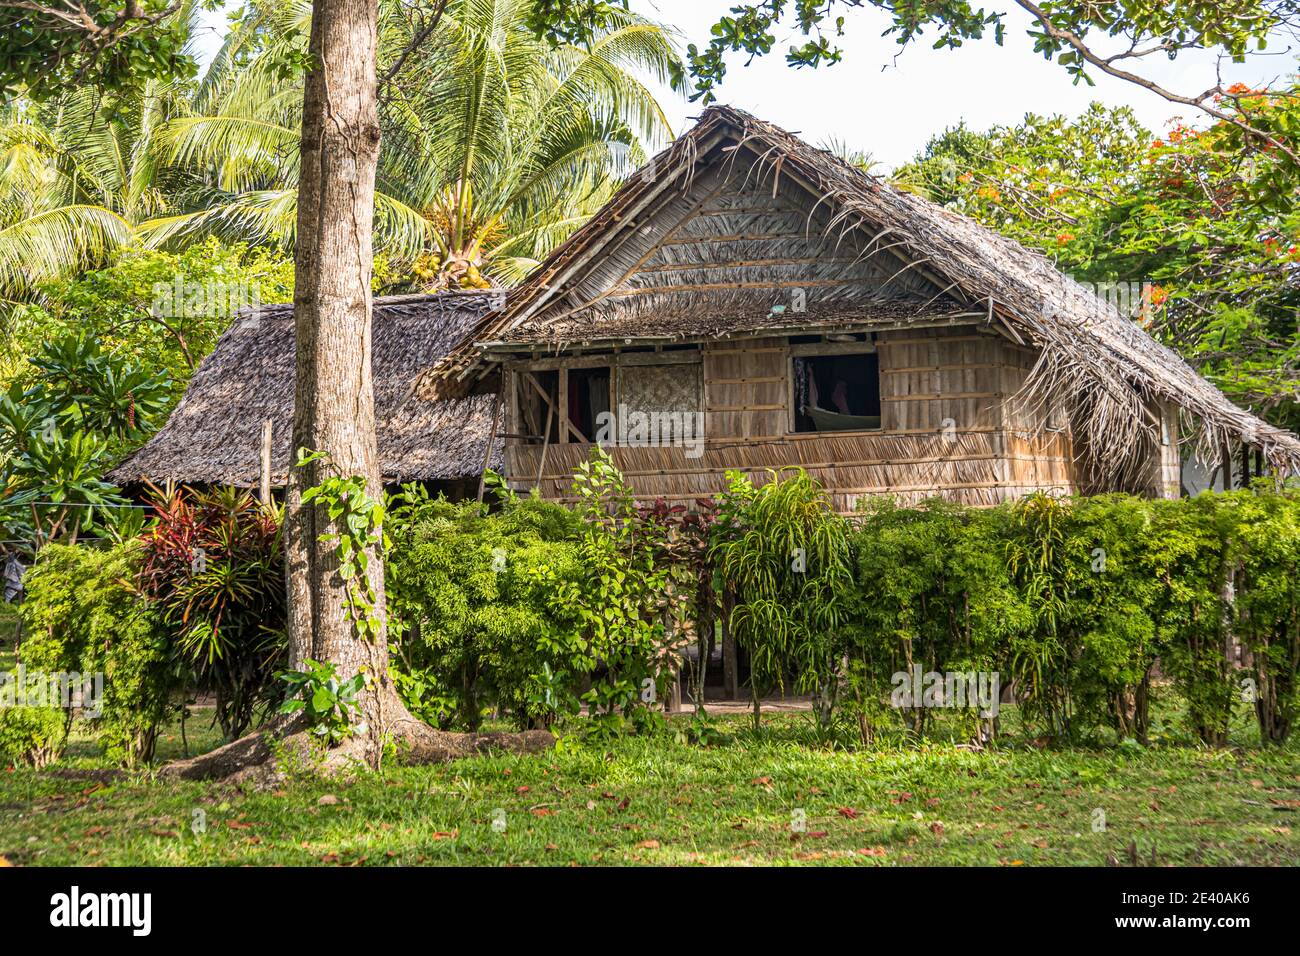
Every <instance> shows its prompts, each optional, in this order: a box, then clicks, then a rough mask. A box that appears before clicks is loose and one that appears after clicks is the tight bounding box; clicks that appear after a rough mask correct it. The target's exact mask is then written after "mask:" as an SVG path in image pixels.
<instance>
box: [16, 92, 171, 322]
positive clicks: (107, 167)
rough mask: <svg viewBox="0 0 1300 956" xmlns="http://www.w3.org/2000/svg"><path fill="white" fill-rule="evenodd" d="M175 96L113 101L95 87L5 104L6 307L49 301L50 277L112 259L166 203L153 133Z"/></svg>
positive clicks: (148, 94)
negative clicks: (51, 99)
mask: <svg viewBox="0 0 1300 956" xmlns="http://www.w3.org/2000/svg"><path fill="white" fill-rule="evenodd" d="M166 100H167V96H166V93H165V91H163V90H162V89H161V88H160V87H158V85H157V84H152V83H151V84H147V85H146V87H145V89H144V91H143V92H142V93H141V94H140V96H139V98H138V99H134V100H133V101H131V102H128V103H114V104H112V108H111V110H110V108H109V107H108V106H107V105H106V103H105V101H104V99H103V97H102V95H101V94H100V93H99V92H98V91H95V90H92V89H88V88H85V89H80V90H76V91H74V92H72V93H71V94H70V95H69V96H67V97H66V98H64V99H63V100H62V101H61V102H59V103H58V104H56V105H53V106H38V105H36V104H34V103H31V102H28V101H26V100H23V99H21V98H16V99H12V100H9V101H7V102H6V103H5V104H4V105H3V107H0V309H3V311H4V313H5V314H6V315H7V314H10V313H12V311H13V309H15V308H17V307H19V306H21V305H23V304H26V303H30V302H32V301H34V300H36V299H38V298H39V293H40V287H41V284H42V283H43V282H45V281H47V280H49V279H52V278H55V277H57V276H60V275H63V274H65V273H67V272H68V271H71V270H73V269H77V268H89V267H92V266H94V265H96V264H99V263H101V262H103V261H104V260H105V259H106V258H107V257H108V255H110V254H111V253H112V252H113V251H114V250H116V249H118V248H120V247H121V246H123V245H124V244H126V243H127V242H129V241H130V238H131V233H132V229H133V227H134V226H135V225H136V224H138V223H139V222H141V221H143V220H145V219H148V218H150V217H152V216H154V215H156V214H157V213H158V212H159V211H161V210H162V209H164V208H166V199H165V198H164V195H163V193H162V191H161V190H160V189H159V184H158V182H157V181H156V180H155V172H156V171H155V169H154V166H153V150H152V148H151V138H152V135H153V132H154V130H155V129H156V127H157V123H158V121H159V118H160V117H161V116H162V115H163V111H164V110H165V107H166Z"/></svg>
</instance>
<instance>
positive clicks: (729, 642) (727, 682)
mask: <svg viewBox="0 0 1300 956" xmlns="http://www.w3.org/2000/svg"><path fill="white" fill-rule="evenodd" d="M738 665H739V662H738V661H737V660H736V638H735V635H733V634H732V633H731V600H730V598H729V597H728V598H723V601H722V696H723V697H724V698H726V699H727V700H735V699H736V698H737V697H739V696H740V668H739V666H738Z"/></svg>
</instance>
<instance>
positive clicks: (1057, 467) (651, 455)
mask: <svg viewBox="0 0 1300 956" xmlns="http://www.w3.org/2000/svg"><path fill="white" fill-rule="evenodd" d="M876 344H877V352H878V354H879V356H880V372H881V414H882V425H883V427H882V429H881V430H880V431H879V432H854V433H847V432H846V433H821V434H818V433H801V434H792V433H791V432H790V427H791V426H790V410H789V404H790V400H791V399H790V381H789V370H790V352H789V345H788V343H787V340H785V339H783V338H762V339H749V340H725V341H718V342H712V343H709V344H708V345H707V346H706V347H705V349H704V352H703V385H704V391H703V396H704V397H703V407H704V412H705V424H704V428H705V432H704V434H705V436H706V440H705V442H704V444H703V448H702V449H701V453H700V454H699V456H698V457H691V456H690V454H688V450H687V449H686V448H682V447H613V448H611V449H610V451H611V454H612V455H613V458H614V461H615V463H616V464H617V465H618V467H619V468H620V469H621V470H622V471H623V473H624V475H625V476H626V477H627V479H628V481H629V483H630V484H631V485H632V487H633V489H634V490H635V491H636V493H637V495H638V496H639V497H641V498H642V499H653V498H658V497H663V498H666V499H669V500H672V501H682V502H690V501H691V500H693V499H695V498H700V497H708V496H712V495H716V494H718V493H720V492H721V491H723V490H724V488H725V486H726V479H725V473H726V472H727V471H728V470H738V471H743V472H745V473H747V474H749V475H750V477H751V479H752V480H753V481H754V482H755V483H759V484H761V483H762V482H764V481H766V480H768V478H769V476H770V472H771V471H772V470H774V469H780V468H783V467H794V466H799V467H802V468H804V469H805V470H806V471H807V472H808V473H809V474H810V475H812V476H813V477H814V478H816V479H817V480H818V481H820V482H821V483H822V484H823V485H824V486H825V487H826V488H827V490H828V491H829V492H830V493H831V495H832V498H833V501H834V503H835V506H836V508H837V509H839V510H841V511H846V512H847V511H852V510H854V508H856V507H857V504H858V502H859V501H860V500H861V499H862V498H863V497H866V496H871V495H894V496H896V497H897V498H898V499H899V500H900V501H902V502H904V503H915V502H916V501H919V500H921V499H923V498H926V497H930V496H934V495H939V496H941V497H945V498H949V499H951V500H955V501H960V502H964V503H967V504H972V505H992V504H996V503H998V502H999V501H1004V500H1007V499H1008V498H1013V497H1018V496H1020V495H1023V494H1028V493H1029V492H1032V491H1039V490H1043V491H1053V492H1064V493H1068V492H1071V491H1073V490H1074V488H1075V483H1074V473H1075V467H1074V463H1073V458H1072V450H1071V442H1070V437H1069V434H1068V432H1065V431H1061V430H1057V431H1052V430H1047V429H1043V428H1040V427H1037V425H1038V424H1039V422H1038V421H1037V419H1036V418H1035V417H1034V415H1035V414H1041V410H1039V411H1038V412H1034V411H1033V410H1026V409H1014V408H1013V407H1012V405H1011V404H1009V403H1008V402H1007V400H1006V396H1008V395H1011V394H1014V393H1015V392H1016V391H1018V390H1019V388H1020V386H1021V385H1022V384H1023V382H1024V378H1025V376H1026V375H1027V374H1028V371H1029V369H1030V368H1031V367H1032V363H1033V355H1032V353H1029V352H1028V351H1027V350H1025V349H1021V348H1019V347H1017V346H1015V345H1013V344H1012V343H1010V342H1008V341H1007V340H1006V339H1004V338H1001V337H999V336H996V335H992V334H990V333H988V332H987V331H984V330H982V329H980V328H979V327H977V326H966V327H956V328H941V329H927V330H908V331H901V332H890V333H882V334H880V335H879V336H878V337H877V343H876ZM589 453H590V446H589V445H585V444H559V445H552V446H551V447H550V448H549V449H548V450H547V453H546V460H545V466H544V469H543V472H542V477H541V481H540V485H539V487H540V491H541V494H542V495H543V497H546V498H550V499H557V500H562V501H564V500H571V495H572V483H573V472H574V470H575V469H576V468H577V466H578V464H580V463H581V462H582V461H584V460H586V458H587V456H588V455H589ZM506 458H507V473H508V474H509V475H510V476H511V478H512V482H511V483H512V485H513V486H514V487H516V488H517V489H519V490H530V489H531V488H532V487H533V486H534V485H535V484H538V482H537V480H536V476H537V474H538V467H539V464H540V463H541V447H540V445H536V444H531V445H530V444H523V443H519V442H513V443H511V444H510V445H509V446H508V447H507V449H506Z"/></svg>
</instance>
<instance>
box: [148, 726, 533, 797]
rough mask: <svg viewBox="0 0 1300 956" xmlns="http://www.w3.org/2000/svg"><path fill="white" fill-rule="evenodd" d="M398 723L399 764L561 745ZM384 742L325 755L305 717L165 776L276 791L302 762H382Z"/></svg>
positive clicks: (393, 738) (324, 770)
mask: <svg viewBox="0 0 1300 956" xmlns="http://www.w3.org/2000/svg"><path fill="white" fill-rule="evenodd" d="M400 714H401V716H400V717H399V718H398V719H397V720H395V721H393V722H392V724H391V725H390V726H389V728H388V733H387V734H386V735H385V737H384V741H383V742H391V743H392V744H393V745H395V747H396V759H397V762H398V763H399V764H405V765H415V764H431V763H447V762H448V761H451V760H459V759H460V758H462V757H473V756H476V755H479V754H486V753H490V752H491V751H494V750H498V751H504V752H506V753H516V754H534V753H542V752H544V751H546V750H549V749H551V748H552V747H553V746H555V738H554V736H552V735H551V733H550V731H546V730H528V731H524V732H523V733H485V734H462V733H450V732H448V731H443V730H436V729H434V728H433V727H430V726H429V725H428V724H426V723H424V722H423V721H420V720H416V719H415V718H414V717H412V716H411V715H410V713H409V712H407V710H406V708H405V707H402V708H401V710H400ZM383 742H380V741H376V740H375V739H373V738H371V737H368V736H356V737H349V738H348V739H347V740H345V741H343V743H341V744H340V745H339V746H337V747H332V748H330V749H328V750H325V751H323V752H322V751H321V749H320V743H319V741H317V740H315V739H313V738H312V737H311V735H310V734H308V733H307V731H306V728H305V727H304V726H303V724H302V721H301V718H294V719H292V720H283V719H281V720H276V721H272V723H271V724H270V725H268V726H266V727H263V728H262V729H260V730H257V731H254V732H253V733H251V734H248V735H247V736H245V737H241V738H240V739H239V740H235V741H232V742H231V743H228V744H225V745H224V746H221V747H218V748H217V749H216V750H213V751H211V752H210V753H206V754H202V755H200V756H198V757H190V758H188V759H186V760H177V761H173V762H172V763H169V764H166V765H165V766H163V767H162V768H160V770H159V772H158V773H159V776H160V777H163V778H164V779H174V780H220V781H222V782H223V783H232V784H251V785H253V786H259V787H274V786H277V785H279V784H280V783H281V782H282V781H283V780H284V778H285V775H286V771H287V770H288V769H289V768H290V767H292V766H293V765H295V764H297V765H300V766H302V767H304V768H310V769H311V770H312V771H313V772H317V773H321V774H323V775H331V774H339V773H346V772H349V771H355V770H358V769H361V768H366V767H374V766H376V765H377V764H378V751H379V750H380V748H381V747H382V745H383Z"/></svg>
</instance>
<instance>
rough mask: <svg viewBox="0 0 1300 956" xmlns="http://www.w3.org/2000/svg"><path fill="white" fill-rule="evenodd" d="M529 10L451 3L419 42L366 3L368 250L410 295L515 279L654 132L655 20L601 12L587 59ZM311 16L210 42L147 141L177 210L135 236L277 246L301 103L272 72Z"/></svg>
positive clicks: (303, 10) (671, 59)
mask: <svg viewBox="0 0 1300 956" xmlns="http://www.w3.org/2000/svg"><path fill="white" fill-rule="evenodd" d="M532 2H533V0H450V2H449V3H448V4H447V7H446V9H445V11H444V13H443V14H442V19H441V21H440V22H439V25H438V27H437V29H436V30H434V32H433V33H432V34H431V35H430V36H428V37H425V38H424V39H423V42H420V43H415V42H414V41H415V38H416V34H417V33H418V32H420V31H421V30H422V28H421V27H420V26H419V24H420V23H422V22H423V21H421V20H420V19H419V18H416V17H412V15H411V12H412V9H411V7H410V6H409V5H408V4H398V3H397V2H395V0H393V2H385V3H384V5H383V6H382V8H381V25H380V44H381V50H382V51H383V56H384V59H383V60H382V61H381V66H380V76H381V78H383V89H382V91H381V95H382V102H383V111H382V118H381V121H382V124H383V130H384V141H383V148H382V153H381V158H380V173H379V183H378V187H379V188H378V191H377V195H376V212H375V219H376V221H375V229H376V248H377V249H378V250H379V251H380V252H381V253H385V254H387V255H388V256H389V257H390V260H391V261H392V262H393V263H395V264H397V266H398V267H399V268H400V269H410V270H411V271H412V273H413V279H414V284H415V285H417V286H423V287H426V288H443V287H447V286H452V285H458V286H483V285H486V284H488V282H489V279H492V280H496V281H499V282H509V281H511V280H513V279H515V278H517V277H518V276H520V275H521V274H522V273H523V272H524V271H526V270H527V268H528V267H529V266H530V265H531V264H532V263H534V262H535V261H536V260H537V259H538V258H539V257H540V256H541V255H543V254H545V253H546V252H547V251H548V250H549V249H550V248H552V247H553V246H554V245H555V244H556V243H557V242H559V241H560V240H561V239H563V238H564V236H566V235H567V234H568V233H569V232H571V231H572V230H573V229H574V228H576V226H578V225H579V224H581V223H582V222H583V221H584V220H585V218H586V217H587V216H589V215H591V213H592V212H594V211H595V210H596V209H597V208H599V206H600V205H601V203H603V202H604V200H605V199H606V198H607V197H608V195H609V192H610V191H611V189H612V187H613V185H614V183H615V182H616V180H617V178H618V177H620V176H621V175H623V174H624V173H625V172H626V171H627V170H628V169H629V168H631V167H632V166H633V165H636V164H639V162H640V161H641V160H642V159H643V158H644V156H645V154H646V151H647V150H648V149H652V148H654V147H657V146H658V145H659V144H660V143H662V142H663V141H665V140H666V139H667V138H668V137H669V136H670V135H671V130H670V128H669V124H668V122H667V120H666V118H665V116H664V114H663V111H662V109H661V108H660V106H659V104H658V102H657V101H656V100H655V97H654V94H653V93H652V92H651V90H650V88H649V86H648V85H647V84H649V83H666V82H668V80H669V77H670V75H671V74H672V71H673V69H674V67H675V66H676V64H677V61H676V53H675V51H674V48H673V43H672V40H671V38H670V36H669V34H668V32H667V31H666V29H665V28H664V27H661V26H659V25H657V24H654V23H651V22H649V21H647V20H645V19H643V18H641V17H639V16H636V15H634V14H631V13H616V14H615V15H614V16H613V17H612V18H611V20H610V21H609V23H608V25H607V27H606V29H605V30H604V32H602V33H601V34H599V35H597V36H596V37H595V38H594V40H593V42H592V44H591V47H590V48H589V49H579V48H577V47H568V46H561V47H559V48H556V49H553V48H551V47H550V46H548V45H547V44H546V43H545V42H543V41H541V40H538V39H537V38H536V37H535V36H534V35H533V34H532V32H531V31H530V30H529V29H528V27H527V24H526V22H525V21H526V16H527V13H528V11H529V8H530V7H529V5H530V4H531V3H532ZM424 12H426V13H427V12H428V11H427V10H426V11H424ZM310 15H311V5H310V3H309V2H308V0H280V2H277V3H269V4H263V5H260V6H254V7H253V8H252V9H251V10H250V12H249V13H248V15H247V16H246V17H245V18H244V19H243V20H242V21H241V22H240V23H238V24H237V25H236V27H235V29H234V30H232V32H231V34H230V35H229V36H228V37H227V39H226V42H225V45H224V46H223V48H222V50H221V51H220V53H219V54H218V55H217V57H216V58H215V59H214V61H213V63H212V66H211V67H210V68H209V70H208V71H207V74H206V75H205V76H204V78H203V80H202V81H201V82H200V84H199V86H198V88H197V91H196V94H195V96H194V99H193V102H192V105H191V110H190V113H189V115H185V116H180V117H176V118H174V119H171V120H170V121H168V123H166V124H165V126H164V127H163V129H162V130H161V131H160V134H159V137H158V143H159V148H160V155H161V161H162V162H164V163H166V164H168V165H171V166H175V167H177V168H181V169H185V170H188V171H189V172H191V173H192V174H194V177H195V188H194V193H193V195H192V196H191V197H190V202H189V208H190V210H191V211H189V212H184V213H178V214H174V215H170V216H166V217H159V218H157V219H155V220H153V221H151V222H148V223H145V224H144V225H143V227H142V230H141V232H142V235H143V236H144V237H145V238H146V240H147V241H148V242H150V243H155V244H156V243H163V242H170V241H175V240H177V239H178V238H181V237H185V236H191V235H195V234H198V233H204V232H213V233H216V234H218V235H223V236H238V237H239V238H244V239H249V238H252V239H254V240H259V241H264V242H280V243H285V244H288V243H290V242H291V241H292V238H293V229H294V226H295V218H296V192H295V184H296V182H297V162H298V156H297V148H298V135H299V132H298V130H299V115H300V114H299V110H300V109H301V100H302V96H301V87H300V85H299V83H298V82H297V81H296V80H286V79H285V78H286V76H289V75H293V73H294V70H295V68H296V67H298V66H300V65H301V62H302V58H303V57H304V56H305V50H306V38H307V28H308V24H309V20H310ZM394 64H395V66H394ZM390 73H391V74H392V75H389V74H390Z"/></svg>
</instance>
